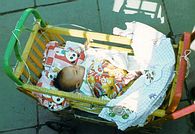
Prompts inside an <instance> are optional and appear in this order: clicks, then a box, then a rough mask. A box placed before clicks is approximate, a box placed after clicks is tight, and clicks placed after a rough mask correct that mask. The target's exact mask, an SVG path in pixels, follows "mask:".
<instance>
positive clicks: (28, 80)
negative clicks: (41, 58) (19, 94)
mask: <svg viewBox="0 0 195 134" xmlns="http://www.w3.org/2000/svg"><path fill="white" fill-rule="evenodd" d="M14 31H19V32H20V29H16V28H15V29H14V30H13V31H12V34H13V35H14V37H15V38H16V40H17V42H18V45H19V48H20V50H21V49H22V46H21V43H20V40H19V39H18V37H17V36H16V34H15V33H14ZM21 59H22V57H21ZM22 62H23V63H24V65H25V67H26V69H27V72H28V79H27V82H26V83H27V84H28V83H29V82H30V76H31V73H30V69H29V67H28V65H27V64H26V62H25V61H24V59H22ZM17 64H18V61H17V62H16V65H15V66H14V67H13V68H12V69H13V70H15V68H16V66H17ZM16 85H17V84H16Z"/></svg>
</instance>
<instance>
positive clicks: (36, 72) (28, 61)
mask: <svg viewBox="0 0 195 134" xmlns="http://www.w3.org/2000/svg"><path fill="white" fill-rule="evenodd" d="M27 65H28V68H29V69H30V70H31V71H32V72H33V73H34V74H35V75H36V76H37V77H38V78H39V77H40V75H41V73H40V72H39V70H38V69H37V68H36V67H35V66H34V65H33V64H32V63H31V61H30V60H27ZM31 75H32V74H31Z"/></svg>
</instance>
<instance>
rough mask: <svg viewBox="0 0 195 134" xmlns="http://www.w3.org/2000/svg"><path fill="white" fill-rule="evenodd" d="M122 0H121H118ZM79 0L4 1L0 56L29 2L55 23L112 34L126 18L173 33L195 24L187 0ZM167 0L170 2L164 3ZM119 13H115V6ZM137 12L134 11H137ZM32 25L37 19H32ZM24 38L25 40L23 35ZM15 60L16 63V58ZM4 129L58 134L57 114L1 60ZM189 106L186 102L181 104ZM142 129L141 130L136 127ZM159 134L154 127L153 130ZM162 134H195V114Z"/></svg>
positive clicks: (107, 131)
mask: <svg viewBox="0 0 195 134" xmlns="http://www.w3.org/2000/svg"><path fill="white" fill-rule="evenodd" d="M115 2H116V1H115ZM118 2H119V3H118V4H117V3H115V4H114V0H106V1H105V0H104V1H103V0H76V1H72V2H70V3H66V1H64V0H50V1H49V2H48V1H41V0H20V2H19V1H15V2H14V3H13V1H12V0H6V1H0V43H1V48H0V61H1V63H3V55H4V52H5V48H6V46H7V43H8V41H9V37H10V36H11V32H12V30H13V29H14V26H15V24H16V23H17V20H18V19H19V17H20V16H21V14H22V11H23V10H24V9H25V8H28V7H36V8H37V9H38V11H39V12H40V14H41V16H42V18H43V19H45V20H46V21H47V22H48V23H49V24H51V25H59V24H60V25H65V26H67V25H69V24H77V25H80V26H83V27H86V28H89V29H92V30H93V31H97V32H104V33H112V29H113V27H119V28H121V29H125V28H126V27H125V22H131V21H133V20H136V21H140V22H143V23H146V24H149V25H151V26H153V27H154V28H156V29H158V30H159V31H161V32H163V33H165V34H167V33H169V32H170V31H171V32H172V33H173V34H174V35H178V34H180V33H183V32H185V31H192V29H193V26H194V24H195V19H193V18H195V10H194V7H195V3H194V1H193V0H188V2H186V1H183V0H169V1H168V0H164V1H159V0H134V2H132V0H126V1H125V0H121V1H120V0H118ZM163 5H165V6H163ZM113 9H114V10H115V11H116V12H113V11H112V10H113ZM133 13H134V14H133ZM28 24H31V22H30V21H29V22H28ZM21 40H22V39H21ZM194 57H195V52H194V50H192V52H191V55H190V61H191V70H190V74H189V76H188V78H187V83H188V87H189V88H191V87H193V86H195V75H194V73H195V70H194V66H195V64H194V61H193V59H194ZM11 65H14V64H13V63H11ZM0 76H1V77H0V105H1V108H0V133H4V134H45V133H48V134H57V132H55V131H53V130H51V129H50V128H48V127H47V126H45V125H42V126H41V127H37V125H39V124H44V123H45V121H48V120H51V119H56V117H55V116H54V115H53V113H51V112H49V111H48V110H46V109H44V108H42V107H40V106H38V105H37V103H36V102H35V101H34V100H33V99H31V98H29V97H28V96H26V95H25V94H23V93H21V92H19V91H18V90H16V89H15V88H16V85H15V84H14V83H13V82H12V81H11V80H10V79H9V78H8V77H7V76H6V75H5V73H4V72H3V67H2V64H0ZM184 105H186V103H184V102H182V103H181V107H182V106H184ZM77 133H78V134H90V133H95V134H99V133H104V134H111V133H114V128H112V127H107V126H101V125H95V124H91V123H81V124H79V125H78V127H77ZM134 133H136V132H134ZM153 133H154V132H153ZM155 133H156V134H167V133H168V134H175V133H177V134H195V131H193V130H192V124H191V123H190V121H189V116H187V117H185V118H181V119H179V120H176V121H169V122H167V123H165V124H163V126H162V129H160V130H159V131H158V132H155Z"/></svg>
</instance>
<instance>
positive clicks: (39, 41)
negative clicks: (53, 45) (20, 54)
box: [35, 36, 46, 51]
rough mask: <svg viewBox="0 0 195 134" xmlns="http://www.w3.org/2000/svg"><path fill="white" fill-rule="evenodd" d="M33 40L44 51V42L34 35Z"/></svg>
mask: <svg viewBox="0 0 195 134" xmlns="http://www.w3.org/2000/svg"><path fill="white" fill-rule="evenodd" d="M35 41H36V42H37V43H38V44H39V46H40V47H41V49H42V50H43V51H44V50H45V48H46V44H45V43H43V42H42V41H41V40H40V39H39V38H38V37H37V36H36V37H35Z"/></svg>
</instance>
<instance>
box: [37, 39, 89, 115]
mask: <svg viewBox="0 0 195 134" xmlns="http://www.w3.org/2000/svg"><path fill="white" fill-rule="evenodd" d="M84 59H85V54H84V50H83V45H82V44H80V43H76V42H71V41H67V42H66V45H65V47H62V46H60V45H59V44H58V42H57V41H51V42H49V43H48V44H47V45H46V50H45V52H44V59H43V66H44V70H43V71H42V76H41V78H40V79H39V81H38V83H37V86H40V87H45V88H48V89H51V90H58V89H56V88H55V87H54V86H53V79H54V78H55V77H56V76H57V73H58V72H59V71H60V70H61V69H62V68H64V67H66V66H72V65H76V64H80V63H82V62H83V61H84ZM34 94H35V95H36V96H37V97H38V100H39V103H40V104H41V105H43V106H45V107H47V108H48V109H49V110H51V111H59V110H62V109H64V108H66V107H68V106H69V104H68V101H67V100H66V99H65V98H61V97H57V96H50V95H45V94H41V93H34Z"/></svg>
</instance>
